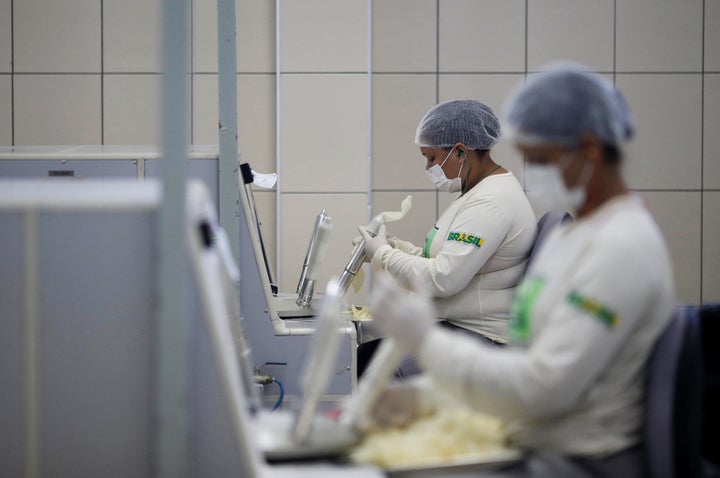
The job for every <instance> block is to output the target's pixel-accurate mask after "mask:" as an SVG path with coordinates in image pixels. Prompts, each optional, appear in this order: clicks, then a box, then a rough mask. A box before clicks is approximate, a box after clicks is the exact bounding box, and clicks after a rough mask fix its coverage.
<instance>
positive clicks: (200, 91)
mask: <svg viewBox="0 0 720 478" xmlns="http://www.w3.org/2000/svg"><path fill="white" fill-rule="evenodd" d="M278 3H279V5H280V24H281V32H280V37H281V45H280V59H281V64H282V69H281V71H282V73H283V74H282V81H281V89H280V94H281V105H280V106H281V108H280V126H281V129H280V145H281V150H280V153H281V157H280V166H281V173H282V178H281V179H282V187H281V196H282V197H283V200H282V201H281V204H280V205H281V208H280V209H281V219H282V221H281V224H280V228H279V230H278V232H277V237H278V238H279V239H276V237H275V236H276V233H275V229H274V228H275V217H274V214H275V212H274V211H275V205H274V204H275V203H274V202H275V195H276V193H275V192H273V191H270V192H268V191H263V192H260V193H259V194H258V195H257V196H258V200H259V202H263V203H264V204H267V205H268V207H269V210H270V212H269V213H268V214H269V215H268V216H267V217H266V218H265V225H266V227H265V229H266V235H267V236H270V237H268V238H267V239H268V241H269V242H270V243H271V244H272V246H271V247H270V249H271V254H274V253H275V252H274V250H275V249H274V244H277V243H278V242H279V243H281V244H283V247H282V248H281V249H282V252H281V257H280V258H275V256H274V255H273V260H277V261H278V262H279V263H281V264H283V270H282V271H281V272H283V273H285V272H287V274H288V275H289V277H286V278H283V280H285V281H286V283H287V284H290V285H292V287H294V285H295V284H293V282H294V281H295V280H296V279H297V277H296V275H297V273H298V271H297V270H296V267H294V266H293V267H292V268H290V266H288V267H287V270H286V267H285V265H287V264H290V263H292V261H294V260H296V261H299V260H301V258H302V257H301V256H303V254H304V251H305V247H306V240H307V237H301V238H300V240H299V242H298V241H295V239H297V238H295V236H293V231H294V229H295V228H296V227H299V226H301V225H302V226H303V227H306V228H307V229H308V230H309V228H310V227H311V225H312V221H313V218H314V215H315V214H316V213H317V211H315V209H317V208H318V207H322V206H327V205H328V204H332V205H335V204H336V203H337V204H339V205H342V206H346V207H345V209H344V210H343V215H344V217H343V220H342V221H341V223H340V224H339V225H338V228H337V230H336V234H341V235H346V236H347V237H346V238H344V240H345V241H347V242H349V241H350V240H351V239H352V237H354V236H355V235H356V231H355V227H356V226H357V225H358V224H362V223H365V222H366V221H367V219H368V217H367V216H368V200H367V197H366V196H367V192H368V190H369V189H371V190H373V191H374V193H373V194H372V197H371V204H372V205H373V206H374V207H380V206H381V205H382V204H385V202H384V201H389V202H392V200H393V199H392V198H395V199H397V198H398V197H401V196H402V197H404V195H405V194H407V193H408V192H412V194H414V195H417V196H418V198H421V199H418V201H419V202H422V203H423V204H424V205H425V206H424V207H429V208H430V209H432V210H433V214H434V215H437V211H438V210H443V209H444V208H445V207H446V206H447V205H448V204H449V203H450V201H451V200H452V199H453V197H454V195H450V194H445V193H442V194H438V193H436V192H435V191H433V190H432V188H431V187H430V185H429V183H428V181H427V179H426V177H425V175H424V174H423V168H422V167H418V168H414V165H415V159H418V160H420V159H421V158H419V156H418V154H417V152H416V148H415V146H414V144H413V136H414V129H415V127H416V125H417V122H418V120H419V119H420V116H422V114H423V113H424V112H425V111H426V110H427V109H428V108H429V107H430V106H432V105H433V104H435V103H437V102H439V101H444V100H446V99H450V98H456V97H476V98H478V99H481V100H485V101H486V102H488V104H490V106H492V107H493V108H495V109H496V110H498V109H500V110H501V100H502V98H503V96H504V95H505V94H506V92H507V91H509V89H510V88H511V86H512V85H514V84H515V83H516V80H519V79H521V78H522V77H523V76H524V75H525V74H527V73H528V72H532V71H533V70H535V69H536V68H538V66H540V65H541V64H543V63H545V62H546V61H548V60H551V59H555V58H562V59H571V60H576V61H580V62H584V63H586V64H588V65H590V66H591V67H593V68H595V69H600V70H602V71H603V72H604V73H606V76H608V77H610V78H613V79H616V80H617V84H618V85H619V87H620V88H621V89H622V90H623V91H624V92H625V94H626V96H627V97H628V99H629V101H630V104H631V106H632V107H633V108H634V110H635V114H636V117H637V119H638V137H637V141H636V142H635V143H634V144H633V145H632V147H631V148H630V150H629V153H630V156H629V158H628V166H627V172H628V177H629V179H630V183H631V185H632V186H633V187H634V188H637V189H640V190H642V194H643V195H645V196H646V197H648V201H649V203H650V204H651V206H652V207H653V209H654V210H656V211H657V214H658V216H659V222H660V224H661V226H662V227H663V230H664V231H665V232H666V234H668V235H669V240H668V242H669V244H670V247H671V250H672V253H673V256H674V257H675V262H676V263H677V267H678V270H679V272H678V277H679V280H678V284H679V295H680V296H681V298H683V299H684V300H687V301H692V300H699V298H700V297H701V293H702V294H703V296H702V298H703V299H705V300H710V298H713V297H714V298H715V299H717V298H718V293H717V287H718V286H717V284H720V270H718V269H719V268H718V264H717V263H716V262H713V260H716V259H713V258H717V257H720V253H719V252H718V251H717V250H716V249H714V248H716V247H718V246H716V244H717V243H718V241H715V240H714V238H715V237H717V232H718V231H717V227H716V221H717V219H716V216H717V214H716V210H717V207H715V206H716V205H717V204H718V202H719V198H718V193H717V190H718V189H720V160H719V159H718V158H719V156H718V151H720V143H718V141H720V139H719V136H718V135H717V133H716V132H717V131H720V113H718V111H720V92H719V89H720V79H719V77H720V3H718V2H717V1H714V0H712V1H709V0H685V1H682V2H677V1H674V0H597V1H594V0H533V1H532V2H527V1H526V0H507V1H505V2H495V1H492V0H394V1H392V2H385V1H377V0H376V1H374V2H372V6H373V12H372V14H373V17H374V18H372V35H373V36H372V41H371V42H368V37H367V35H368V25H369V22H370V19H368V5H370V3H369V1H368V0H347V1H344V2H337V1H335V0H304V1H303V2H296V1H293V0H281V1H279V2H278ZM159 4H160V2H159V0H152V1H149V2H144V1H141V0H129V1H121V0H104V2H102V7H103V13H102V16H103V17H104V18H101V11H100V8H101V2H97V1H94V0H64V1H63V2H47V1H44V0H21V1H18V0H14V1H12V0H0V111H2V112H1V113H0V144H3V145H6V144H12V143H14V144H40V145H42V144H56V143H87V144H98V143H100V142H103V141H104V142H105V143H106V144H110V143H111V142H127V143H128V144H130V143H135V144H137V143H141V142H149V141H150V138H151V137H154V136H155V135H156V132H157V125H155V126H154V127H153V126H152V125H151V123H152V119H151V118H153V117H156V115H157V112H154V113H150V112H149V109H151V106H150V105H151V104H154V105H157V104H159V99H158V98H157V96H156V95H157V93H155V94H153V93H152V92H151V91H152V90H153V89H152V88H151V87H150V86H149V85H148V83H147V82H146V81H147V80H148V77H146V76H142V75H140V76H137V77H135V76H133V77H129V76H125V75H118V74H119V73H146V72H152V71H155V70H156V69H158V68H159V66H158V65H159V63H158V59H157V57H158V52H159V43H158V42H157V41H156V40H157V35H158V32H160V31H161V25H159V24H155V22H156V21H157V22H158V23H159V21H160V19H159V16H158V13H157V12H158V5H159ZM215 5H216V4H215V2H214V0H193V9H192V11H193V19H194V21H193V28H192V34H193V49H192V51H193V65H192V66H193V71H194V72H195V73H196V74H195V75H194V84H193V88H192V90H191V93H192V95H193V97H192V104H193V126H194V131H193V140H194V142H195V143H215V142H217V125H216V116H217V93H216V92H217V77H216V75H214V74H212V75H206V74H203V73H215V72H216V71H217V44H216V42H217V38H216V37H217V33H216V32H217V29H216V22H217V12H216V6H215ZM275 5H276V2H275V1H272V0H264V1H259V0H258V1H252V2H239V3H238V5H237V13H238V32H237V35H238V37H237V38H238V48H237V64H238V71H239V72H240V73H241V75H239V77H238V105H239V106H238V109H239V114H238V115H239V143H240V150H241V151H243V152H245V154H246V155H247V157H246V159H247V160H248V161H250V162H251V164H253V165H257V169H258V170H261V169H265V170H267V171H270V170H274V169H275V165H276V150H275V149H276V148H275V145H276V133H277V132H276V128H275V123H276V110H275V108H276V106H275V75H274V71H275ZM11 6H12V9H13V14H12V15H10V8H11ZM526 8H527V11H526ZM703 14H704V17H703ZM11 31H12V32H14V36H13V38H12V39H11V38H10V32H11ZM613 32H614V36H613ZM703 32H704V37H703ZM101 36H102V41H103V42H104V46H103V50H104V51H101ZM11 40H12V41H11ZM370 43H371V44H372V46H373V50H372V52H370V55H369V54H368V51H367V48H368V44H370ZM703 51H704V64H703ZM369 58H372V60H373V63H372V65H371V66H372V70H373V71H374V74H373V75H372V80H373V85H372V86H373V98H372V101H369V99H368V84H367V83H368V82H367V74H366V72H367V70H368V64H367V62H368V59H369ZM11 61H12V63H11ZM11 65H14V77H13V76H10V73H11V72H12V71H13V70H12V67H11ZM703 71H704V77H703V76H702V75H703ZM101 72H102V73H104V76H102V77H101V76H100V75H99V73H101ZM2 73H5V74H6V75H5V76H3V75H2ZM22 73H40V74H37V75H25V74H22ZM72 73H85V74H83V75H73V74H72ZM87 73H98V74H97V75H92V74H91V75H88V74H87ZM242 73H245V74H242ZM292 73H296V74H292ZM300 73H302V74H300ZM327 73H333V74H327ZM13 84H14V87H11V85H13ZM155 91H157V90H155ZM127 93H133V94H132V96H126V95H127ZM153 96H155V97H154V98H152V97H153ZM103 99H104V102H105V103H104V108H101V106H103V104H102V103H101V102H102V101H103ZM101 112H102V113H103V114H104V116H103V117H102V118H101V116H100V115H101ZM498 112H499V113H500V114H501V115H502V111H498ZM369 114H372V118H373V122H372V137H373V144H372V145H370V144H368V139H369V131H368V121H367V120H368V115H369ZM133 118H141V119H140V120H138V121H135V122H134V121H133ZM13 131H14V134H13ZM153 131H154V132H153ZM369 149H372V158H373V159H372V160H373V164H372V166H373V168H372V170H373V175H372V177H369V173H370V169H371V168H370V165H369V164H368V150H369ZM495 151H496V152H495V155H496V159H498V161H499V162H501V163H502V164H503V165H505V166H506V167H509V168H510V169H511V170H513V172H515V173H516V175H518V177H519V178H520V179H521V180H522V177H521V176H522V166H523V165H522V161H521V159H520V156H519V155H518V154H517V153H516V152H515V151H514V150H513V149H512V148H511V147H510V146H509V145H507V144H501V145H498V146H497V147H496V148H495ZM391 158H392V159H391ZM387 159H391V160H390V161H387ZM393 159H397V161H393ZM703 188H704V191H705V192H704V193H703ZM293 192H302V193H303V194H290V193H293ZM329 193H342V194H329ZM348 193H354V194H348ZM701 194H704V200H703V202H702V204H703V207H702V212H701V211H700V209H699V203H700V200H699V197H700V195H701ZM346 210H347V211H346ZM298 211H306V212H307V213H306V214H307V217H304V216H303V217H302V218H301V217H299V213H298ZM349 211H352V212H351V213H350V215H347V214H346V212H349ZM688 211H689V212H688ZM701 214H702V215H703V221H702V226H701V225H700V224H701V222H700V219H699V218H700V215H701ZM713 214H715V215H713ZM293 221H296V222H293ZM714 221H715V222H714ZM421 222H423V221H419V220H418V221H415V220H412V221H408V223H407V224H405V225H403V227H410V225H412V228H413V229H415V228H417V229H418V230H419V229H420V228H421V227H420V226H421V224H420V223H421ZM271 226H272V227H271ZM398 227H399V226H398ZM701 227H704V236H703V241H702V245H703V256H702V268H701V267H700V264H701V259H700V255H699V252H697V251H699V249H698V248H699V247H700V245H699V244H700V241H699V238H700V235H701V231H700V228H701ZM269 229H272V232H270V231H269ZM423 229H424V228H423ZM408 232H410V231H408ZM308 234H309V232H308ZM417 234H420V235H421V236H422V233H421V232H418V233H417ZM288 238H293V241H294V242H297V245H296V246H292V247H290V246H288V244H289V243H291V242H293V241H289V240H288ZM420 240H422V237H420ZM688 240H689V241H690V243H691V244H692V248H693V249H688V248H687V247H686V242H687V241H688ZM293 247H294V248H293ZM349 249H350V246H349V245H348V244H344V245H343V246H337V251H336V253H337V254H341V255H343V256H346V255H347V254H349ZM345 259H346V257H342V260H340V261H339V262H341V263H342V262H343V261H344V260H345ZM333 273H337V272H336V271H333ZM701 280H702V282H700V281H701Z"/></svg>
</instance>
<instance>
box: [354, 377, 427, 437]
mask: <svg viewBox="0 0 720 478" xmlns="http://www.w3.org/2000/svg"><path fill="white" fill-rule="evenodd" d="M420 394H421V390H420V389H418V388H417V387H415V386H413V384H412V382H396V383H391V384H390V385H388V386H387V387H386V388H385V389H384V390H383V391H382V393H381V394H380V396H379V397H378V399H377V401H376V402H375V406H374V407H372V410H370V417H369V418H370V420H369V421H370V423H368V424H366V428H371V427H373V426H380V427H400V426H403V425H407V424H408V423H410V422H412V421H413V420H415V419H416V418H417V417H419V416H420V415H422V414H423V413H422V412H423V411H422V410H421V408H422V407H421V405H422V400H421V398H420Z"/></svg>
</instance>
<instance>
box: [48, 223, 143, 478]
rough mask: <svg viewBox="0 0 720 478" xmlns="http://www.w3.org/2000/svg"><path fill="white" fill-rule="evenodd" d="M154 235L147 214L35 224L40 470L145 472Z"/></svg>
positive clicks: (116, 473)
mask: <svg viewBox="0 0 720 478" xmlns="http://www.w3.org/2000/svg"><path fill="white" fill-rule="evenodd" d="M154 231H155V224H154V222H153V221H152V215H151V214H150V212H149V211H148V212H146V213H144V214H141V213H138V212H133V213H118V212H107V211H92V212H53V213H43V214H42V216H41V219H40V223H39V227H38V237H39V238H41V239H40V241H41V242H40V244H39V259H40V264H41V271H40V277H42V282H41V284H40V287H41V297H42V298H41V303H40V311H41V317H42V319H41V322H40V336H41V343H40V355H39V376H40V377H41V380H42V384H41V386H40V397H39V409H40V417H41V423H42V430H41V450H42V456H43V459H44V461H43V463H42V467H41V468H42V469H43V470H47V471H50V470H52V472H53V474H54V475H55V476H106V477H115V476H117V477H127V476H147V475H148V473H149V472H150V469H149V461H150V460H149V453H150V450H151V449H152V441H151V440H152V433H151V430H152V428H151V427H152V419H151V411H152V395H151V390H152V386H151V385H152V373H153V367H152V366H151V365H150V364H152V363H153V357H152V355H151V350H152V349H151V344H152V340H153V320H154V312H155V305H156V304H155V303H154V299H153V287H154V285H155V275H156V272H155V267H156V266H155V265H154V264H156V260H153V259H154V256H155V255H156V254H155V251H154V248H153V246H154V244H155V240H154ZM89 457H92V458H91V459H90V458H89Z"/></svg>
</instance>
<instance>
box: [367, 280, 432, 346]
mask: <svg viewBox="0 0 720 478" xmlns="http://www.w3.org/2000/svg"><path fill="white" fill-rule="evenodd" d="M416 289H417V287H416ZM370 310H371V311H372V316H373V320H374V322H375V323H376V324H377V326H378V328H379V329H380V331H381V332H382V333H384V334H385V335H386V336H389V337H392V338H394V339H395V341H396V342H397V345H398V347H400V348H401V349H402V350H403V352H405V353H407V354H409V355H412V356H416V355H417V353H418V352H419V351H420V346H421V345H422V342H423V340H424V339H425V337H426V336H427V334H428V333H429V332H430V330H431V329H432V327H433V324H434V323H435V317H436V315H437V314H436V312H435V306H434V305H433V303H432V302H431V301H430V299H429V297H428V296H427V294H423V293H421V292H415V293H410V294H408V292H407V291H405V290H404V289H402V288H401V287H400V286H399V285H398V283H397V282H396V281H395V280H394V279H393V278H392V277H390V276H389V275H388V274H382V275H380V276H379V277H378V283H377V285H376V286H375V288H374V289H373V293H372V296H371V298H370Z"/></svg>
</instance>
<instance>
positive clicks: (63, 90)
mask: <svg viewBox="0 0 720 478" xmlns="http://www.w3.org/2000/svg"><path fill="white" fill-rule="evenodd" d="M100 123H101V122H100V75H15V144H18V145H64V144H100Z"/></svg>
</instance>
